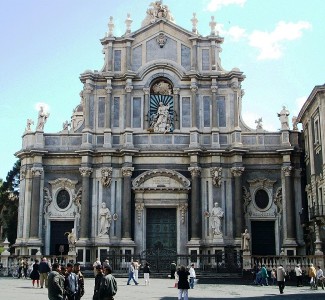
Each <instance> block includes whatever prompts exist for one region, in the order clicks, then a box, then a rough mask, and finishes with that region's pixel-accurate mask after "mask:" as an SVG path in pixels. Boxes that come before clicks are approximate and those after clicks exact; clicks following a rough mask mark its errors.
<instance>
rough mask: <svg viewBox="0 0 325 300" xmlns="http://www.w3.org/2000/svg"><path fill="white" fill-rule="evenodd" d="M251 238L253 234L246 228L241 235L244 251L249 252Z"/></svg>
mask: <svg viewBox="0 0 325 300" xmlns="http://www.w3.org/2000/svg"><path fill="white" fill-rule="evenodd" d="M250 239H251V235H250V234H249V233H248V230H247V229H245V232H244V233H242V235H241V249H242V250H243V251H244V252H249V241H250Z"/></svg>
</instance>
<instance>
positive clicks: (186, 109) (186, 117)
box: [182, 97, 191, 128]
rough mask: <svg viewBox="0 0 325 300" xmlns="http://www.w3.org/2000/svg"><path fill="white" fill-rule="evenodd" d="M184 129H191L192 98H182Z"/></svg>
mask: <svg viewBox="0 0 325 300" xmlns="http://www.w3.org/2000/svg"><path fill="white" fill-rule="evenodd" d="M182 127H188V128H189V127H191V103H190V97H183V98H182Z"/></svg>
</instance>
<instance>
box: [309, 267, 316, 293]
mask: <svg viewBox="0 0 325 300" xmlns="http://www.w3.org/2000/svg"><path fill="white" fill-rule="evenodd" d="M308 276H309V277H310V288H311V289H312V288H313V287H315V285H316V269H315V267H314V265H313V264H310V265H309V270H308Z"/></svg>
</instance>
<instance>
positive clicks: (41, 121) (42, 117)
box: [36, 106, 50, 130]
mask: <svg viewBox="0 0 325 300" xmlns="http://www.w3.org/2000/svg"><path fill="white" fill-rule="evenodd" d="M49 116H50V114H49V113H46V112H45V111H44V108H43V106H41V107H40V110H39V112H38V121H37V126H36V130H43V129H44V125H45V123H46V121H47V118H48V117H49Z"/></svg>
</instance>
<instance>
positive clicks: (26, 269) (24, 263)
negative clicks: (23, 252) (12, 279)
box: [23, 258, 28, 279]
mask: <svg viewBox="0 0 325 300" xmlns="http://www.w3.org/2000/svg"><path fill="white" fill-rule="evenodd" d="M27 271H28V261H27V258H25V259H24V261H23V272H24V278H25V279H27Z"/></svg>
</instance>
